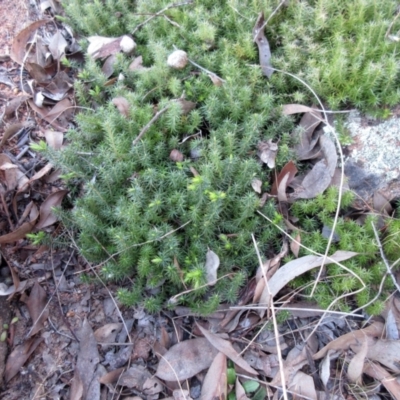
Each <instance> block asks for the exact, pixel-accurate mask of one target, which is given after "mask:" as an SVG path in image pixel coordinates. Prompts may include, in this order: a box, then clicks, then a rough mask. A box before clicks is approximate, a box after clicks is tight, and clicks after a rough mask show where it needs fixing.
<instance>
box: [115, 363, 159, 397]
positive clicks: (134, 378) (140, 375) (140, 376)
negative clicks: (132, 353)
mask: <svg viewBox="0 0 400 400" xmlns="http://www.w3.org/2000/svg"><path fill="white" fill-rule="evenodd" d="M149 378H151V374H150V372H149V371H148V370H147V368H146V367H144V366H143V365H135V364H134V365H132V366H131V367H130V368H129V369H128V370H127V371H125V372H124V373H123V374H122V375H121V377H120V379H119V381H118V384H119V385H121V386H126V387H128V388H134V389H138V390H140V391H142V390H143V386H144V383H145V382H146V380H147V379H149Z"/></svg>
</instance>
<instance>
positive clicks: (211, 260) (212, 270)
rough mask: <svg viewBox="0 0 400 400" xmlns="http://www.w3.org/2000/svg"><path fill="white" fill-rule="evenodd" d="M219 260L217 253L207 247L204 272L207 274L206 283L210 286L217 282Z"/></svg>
mask: <svg viewBox="0 0 400 400" xmlns="http://www.w3.org/2000/svg"><path fill="white" fill-rule="evenodd" d="M219 264H220V261H219V257H218V255H217V254H215V253H214V252H213V251H212V250H210V249H208V251H207V254H206V265H205V269H206V274H207V283H208V284H209V285H210V286H214V285H215V284H216V282H217V271H218V267H219Z"/></svg>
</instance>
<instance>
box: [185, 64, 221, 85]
mask: <svg viewBox="0 0 400 400" xmlns="http://www.w3.org/2000/svg"><path fill="white" fill-rule="evenodd" d="M188 61H189V62H190V64H192V65H194V66H195V67H197V68H198V69H200V70H201V71H203V72H205V73H206V74H208V75H211V76H214V77H216V78H218V79H219V80H220V81H221V82H226V80H225V79H222V78H221V77H220V76H218V75H217V74H216V73H215V72H212V71H209V70H208V69H207V68H204V67H202V66H201V65H199V64H197V63H196V62H194V61H193V60H191V59H190V58H188Z"/></svg>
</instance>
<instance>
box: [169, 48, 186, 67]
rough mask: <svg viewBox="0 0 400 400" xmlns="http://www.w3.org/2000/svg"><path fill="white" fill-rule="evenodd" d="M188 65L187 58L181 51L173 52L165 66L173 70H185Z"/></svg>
mask: <svg viewBox="0 0 400 400" xmlns="http://www.w3.org/2000/svg"><path fill="white" fill-rule="evenodd" d="M187 63H188V56H187V54H186V52H185V51H183V50H175V51H174V52H173V53H171V54H170V55H169V57H168V60H167V64H168V65H169V66H170V67H172V68H175V69H182V68H185V67H186V65H187Z"/></svg>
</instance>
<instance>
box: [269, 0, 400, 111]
mask: <svg viewBox="0 0 400 400" xmlns="http://www.w3.org/2000/svg"><path fill="white" fill-rule="evenodd" d="M397 7H398V3H397V2H396V1H395V0H387V1H383V2H376V1H375V0H354V1H346V0H335V1H330V0H310V1H294V2H290V6H289V7H287V8H286V9H285V10H284V12H282V13H281V14H280V15H279V16H278V17H277V18H276V19H275V23H272V24H269V26H270V28H269V29H267V31H268V33H269V35H268V36H269V37H270V38H271V39H273V40H274V47H275V49H274V48H273V49H272V51H273V54H274V65H276V68H279V69H281V70H284V71H287V72H291V73H294V74H296V75H298V76H299V77H300V78H302V79H304V80H305V81H306V82H307V83H308V84H309V85H310V86H311V87H312V88H313V89H314V90H315V91H316V92H317V93H318V94H319V95H321V96H322V97H323V98H325V99H326V100H327V101H328V103H329V105H330V107H332V108H338V107H340V106H343V105H345V104H348V103H352V104H353V105H355V106H356V107H358V108H360V109H363V110H371V109H373V108H376V107H377V106H381V105H388V106H393V105H395V104H398V102H399V100H400V91H399V90H398V89H397V84H398V82H399V67H398V49H399V47H398V44H397V43H396V42H394V41H390V40H389V39H388V38H387V37H386V32H387V31H388V29H389V28H390V25H391V23H392V22H395V23H394V25H393V26H391V32H392V33H396V32H397V31H398V30H399V27H400V25H399V22H396V21H395V15H396V13H397ZM276 80H277V81H279V84H280V85H281V86H282V89H283V90H285V87H287V85H289V84H293V82H292V78H289V77H283V76H279V77H277V79H276ZM289 81H290V82H289ZM273 82H274V81H273ZM295 84H296V83H295ZM296 85H299V84H296ZM298 91H300V92H302V91H303V90H302V88H301V86H299V87H298ZM295 96H296V93H295V94H293V95H292V101H291V102H293V100H295V101H297V100H302V101H301V102H303V103H304V102H306V100H307V99H306V98H300V99H296V98H295ZM311 101H315V99H311Z"/></svg>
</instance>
